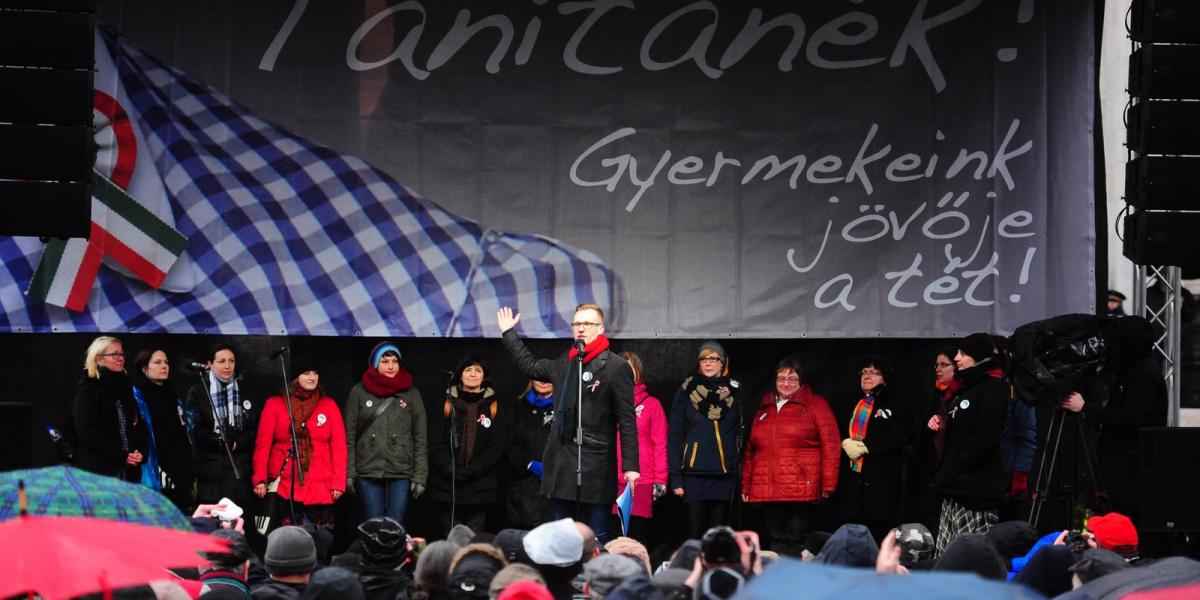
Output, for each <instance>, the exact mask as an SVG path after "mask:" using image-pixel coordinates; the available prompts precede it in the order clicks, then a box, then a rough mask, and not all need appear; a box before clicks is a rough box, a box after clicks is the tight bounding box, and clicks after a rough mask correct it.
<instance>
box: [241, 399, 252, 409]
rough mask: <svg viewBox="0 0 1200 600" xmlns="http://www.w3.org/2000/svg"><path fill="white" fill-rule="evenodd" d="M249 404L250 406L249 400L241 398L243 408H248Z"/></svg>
mask: <svg viewBox="0 0 1200 600" xmlns="http://www.w3.org/2000/svg"><path fill="white" fill-rule="evenodd" d="M250 406H251V404H250V401H249V400H242V408H243V409H245V410H250Z"/></svg>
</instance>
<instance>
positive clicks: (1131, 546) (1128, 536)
mask: <svg viewBox="0 0 1200 600" xmlns="http://www.w3.org/2000/svg"><path fill="white" fill-rule="evenodd" d="M1087 528H1088V531H1091V532H1092V535H1095V536H1096V544H1097V545H1098V546H1100V547H1101V548H1105V549H1107V550H1112V551H1113V552H1116V553H1117V554H1126V555H1131V554H1137V545H1138V533H1137V528H1135V527H1134V526H1133V521H1130V520H1129V517H1127V516H1125V515H1123V514H1121V513H1115V512H1110V513H1108V514H1106V515H1097V516H1094V517H1092V518H1090V519H1088V520H1087Z"/></svg>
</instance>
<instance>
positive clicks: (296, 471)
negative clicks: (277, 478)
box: [279, 352, 304, 525]
mask: <svg viewBox="0 0 1200 600" xmlns="http://www.w3.org/2000/svg"><path fill="white" fill-rule="evenodd" d="M285 353H286V352H280V353H279V372H280V373H281V374H282V375H283V401H284V403H286V405H287V414H288V428H289V429H290V432H291V436H292V448H291V451H290V452H289V453H288V455H289V456H290V457H291V463H292V492H291V493H290V494H288V513H290V514H291V515H292V524H293V525H294V524H295V523H296V490H297V489H298V488H299V486H301V485H304V469H301V468H300V445H299V443H298V442H297V438H296V419H294V418H292V392H291V390H290V389H288V375H287V363H285V362H284V360H283V355H284V354H285ZM297 482H299V483H297Z"/></svg>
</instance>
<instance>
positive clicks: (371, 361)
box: [367, 342, 400, 369]
mask: <svg viewBox="0 0 1200 600" xmlns="http://www.w3.org/2000/svg"><path fill="white" fill-rule="evenodd" d="M388 352H391V353H393V354H395V355H396V360H400V349H399V348H397V347H396V345H395V344H393V343H391V342H379V343H378V344H375V347H374V348H371V354H369V355H368V358H367V364H368V365H369V366H371V367H374V368H376V369H378V368H379V361H380V360H383V355H384V354H387V353H388Z"/></svg>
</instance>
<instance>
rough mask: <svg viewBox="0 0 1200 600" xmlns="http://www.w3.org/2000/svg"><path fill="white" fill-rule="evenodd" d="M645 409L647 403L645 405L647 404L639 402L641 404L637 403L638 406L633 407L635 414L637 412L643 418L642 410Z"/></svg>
mask: <svg viewBox="0 0 1200 600" xmlns="http://www.w3.org/2000/svg"><path fill="white" fill-rule="evenodd" d="M643 410H646V405H645V404H639V405H637V406H635V407H633V412H634V413H635V414H637V416H638V418H641V416H642V411H643Z"/></svg>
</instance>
